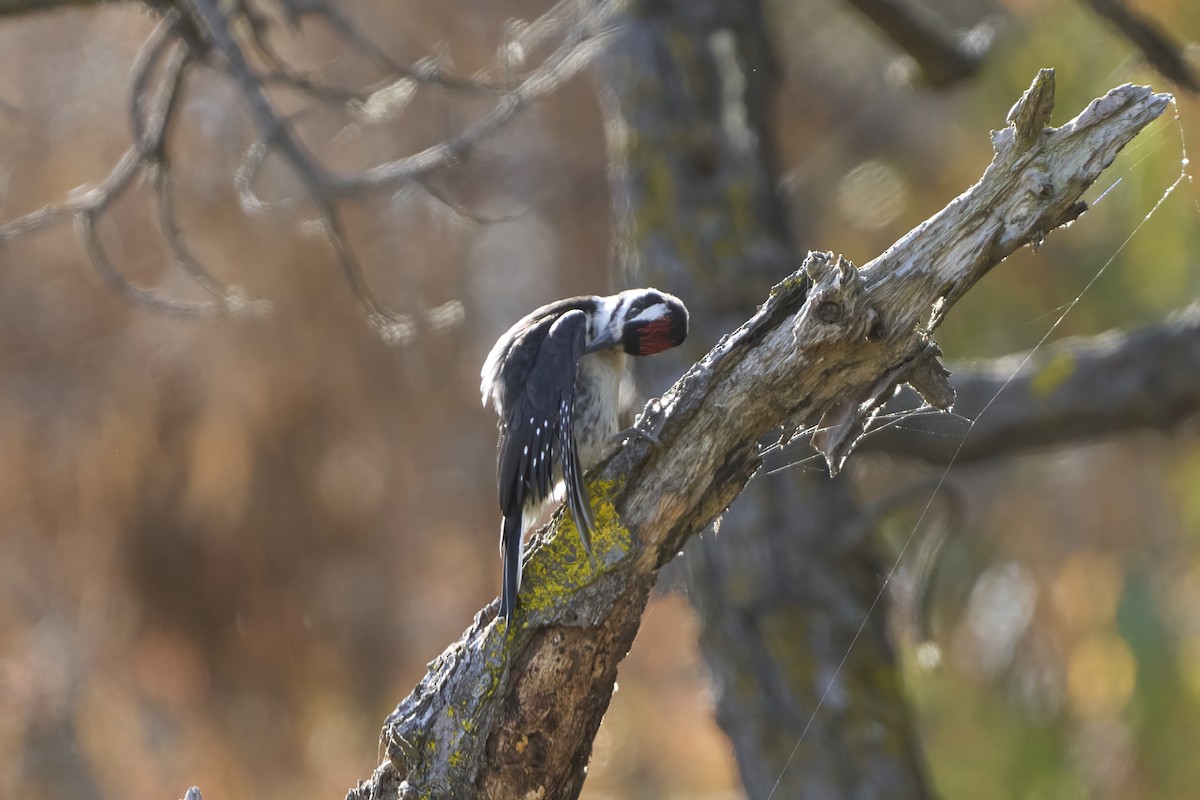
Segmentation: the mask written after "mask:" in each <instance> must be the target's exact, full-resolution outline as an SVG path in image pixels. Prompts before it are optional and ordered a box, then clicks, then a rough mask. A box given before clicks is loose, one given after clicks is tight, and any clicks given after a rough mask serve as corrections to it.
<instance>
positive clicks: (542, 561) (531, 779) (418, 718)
mask: <svg viewBox="0 0 1200 800" xmlns="http://www.w3.org/2000/svg"><path fill="white" fill-rule="evenodd" d="M1051 82H1052V77H1051V76H1050V74H1049V73H1047V72H1043V73H1042V74H1041V75H1039V77H1038V79H1037V81H1036V82H1035V88H1038V89H1040V92H1035V93H1034V94H1038V95H1039V96H1041V97H1046V96H1048V95H1052V91H1050V90H1049V88H1048V84H1049V83H1051ZM1169 99H1170V98H1169V97H1168V96H1166V95H1156V94H1154V93H1152V92H1151V91H1150V90H1149V89H1147V88H1144V87H1134V86H1123V87H1120V88H1118V89H1114V90H1113V91H1112V92H1110V93H1109V94H1107V95H1106V96H1105V97H1103V98H1100V99H1099V100H1096V101H1094V102H1093V103H1092V104H1091V105H1089V106H1088V107H1087V109H1085V110H1084V111H1083V112H1082V113H1081V114H1080V115H1079V116H1078V117H1077V118H1076V119H1074V120H1072V121H1071V122H1069V123H1067V124H1066V125H1064V126H1063V127H1061V128H1058V129H1049V128H1045V129H1044V128H1043V126H1044V124H1045V122H1046V119H1045V118H1044V117H1043V116H1041V115H1040V114H1026V113H1022V109H1023V108H1024V107H1025V104H1024V103H1020V104H1018V107H1017V108H1016V109H1014V113H1013V114H1012V115H1011V116H1010V119H1013V120H1016V121H1017V124H1019V125H1021V126H1022V128H1021V129H1017V128H1016V127H1014V126H1013V125H1010V126H1009V127H1007V128H1005V129H1004V130H1002V131H1000V132H999V133H997V134H995V136H994V137H993V144H994V147H995V150H996V155H995V158H994V159H993V162H992V165H991V166H989V168H988V170H987V171H986V172H985V174H984V176H983V177H982V178H981V180H980V181H979V183H978V184H976V185H975V186H973V187H972V188H971V189H969V190H968V191H967V192H965V193H964V194H963V195H962V196H960V197H959V198H957V199H956V200H954V201H953V202H952V203H951V204H950V205H949V206H947V208H946V209H944V210H943V211H942V212H940V213H939V214H937V215H936V216H935V217H933V218H931V219H930V220H928V221H927V222H925V223H923V224H922V225H921V226H919V227H918V228H917V229H915V230H913V231H912V232H910V233H909V234H907V235H906V236H905V237H903V238H902V239H901V240H900V241H898V242H897V243H896V244H895V245H893V246H892V247H891V248H890V249H889V250H888V251H887V252H886V253H885V254H883V255H882V256H880V257H879V258H877V259H875V260H874V261H873V262H871V263H870V264H868V265H867V266H866V267H864V268H863V269H862V270H855V269H854V268H853V267H852V266H851V265H849V264H846V263H845V262H842V261H840V260H839V259H836V258H835V257H833V256H831V255H829V254H812V255H811V256H810V258H809V259H808V260H807V261H806V267H807V276H806V275H802V274H799V273H797V274H794V275H793V276H791V277H789V278H787V279H785V280H784V281H782V282H780V283H779V284H777V285H776V286H775V287H774V288H773V289H772V291H771V293H770V295H769V297H768V298H767V299H766V302H765V303H764V305H763V307H762V308H761V310H760V311H759V312H758V313H757V314H756V315H755V316H754V317H753V318H752V319H750V320H749V321H748V322H746V323H745V324H744V325H742V327H740V328H739V329H738V330H737V331H735V332H734V333H732V334H731V335H730V336H729V337H728V338H726V339H725V340H723V341H722V342H721V343H720V344H718V345H717V346H716V347H715V348H714V349H713V350H712V351H711V352H710V353H709V354H708V355H707V356H705V358H704V359H703V360H701V361H700V362H699V363H698V364H696V365H695V366H694V367H693V368H692V369H690V370H689V371H688V373H687V374H686V375H684V377H683V378H681V379H680V380H679V382H678V383H676V384H675V386H674V387H673V388H672V389H671V390H670V391H669V392H667V393H666V394H665V395H664V396H663V397H662V399H661V402H660V404H659V406H658V407H656V408H654V409H651V410H648V411H647V412H646V413H645V414H644V416H643V418H642V420H641V426H642V428H643V429H644V430H645V431H647V432H648V433H651V434H652V435H653V437H654V440H651V439H650V437H633V439H632V440H631V441H630V442H629V443H627V445H626V446H625V447H624V448H623V449H622V450H620V451H619V452H618V453H617V454H616V455H615V456H614V457H613V458H611V459H610V460H609V461H608V462H607V463H606V464H604V465H603V466H602V467H601V468H600V469H599V470H597V471H596V472H594V473H592V474H591V475H590V476H589V488H590V490H591V492H592V505H593V511H594V514H595V517H596V531H595V532H594V534H593V540H592V546H593V551H594V553H595V560H594V562H592V563H589V561H588V559H587V557H586V556H585V555H584V553H583V551H582V547H581V545H580V543H579V538H578V535H577V534H576V532H575V530H574V526H573V525H572V524H571V523H570V521H569V520H568V519H565V518H563V517H562V516H561V515H560V516H559V517H557V518H556V519H555V521H554V523H553V524H552V525H550V526H548V528H547V529H546V530H545V531H543V532H542V533H541V534H539V536H538V537H536V538H535V541H534V543H533V546H532V547H531V552H530V556H529V560H528V566H527V569H526V578H525V583H524V585H523V587H522V593H521V598H520V602H521V605H520V606H519V608H518V610H517V613H516V614H515V615H514V616H513V618H512V619H511V620H509V621H508V623H507V624H505V623H503V622H499V621H497V620H496V619H495V616H494V613H495V612H494V610H493V607H489V608H488V609H485V610H484V611H483V612H481V613H480V614H479V616H478V617H477V618H476V621H475V624H474V625H472V626H471V628H470V629H469V630H468V631H467V632H466V634H465V635H464V637H463V639H462V640H461V641H460V642H458V643H456V644H454V645H451V646H450V647H449V648H448V649H447V650H446V652H445V653H443V654H442V656H440V657H439V658H438V659H437V660H436V661H435V662H434V663H433V664H432V665H431V667H430V670H429V672H428V673H427V675H426V676H425V678H424V679H423V680H422V681H421V684H420V685H419V686H418V687H417V688H416V689H415V690H414V691H413V693H412V694H411V695H410V696H409V697H408V698H406V699H405V700H404V701H402V702H401V703H400V705H399V707H398V708H397V709H396V711H395V712H394V713H393V714H392V715H391V716H389V718H388V721H387V725H386V727H385V730H384V741H385V743H386V746H387V753H388V761H387V762H385V764H383V765H382V766H381V767H380V768H379V769H378V770H377V771H376V773H375V775H373V776H372V781H371V783H369V784H366V785H363V786H360V787H359V788H357V789H355V790H353V791H352V792H351V796H355V797H370V796H396V795H397V794H399V795H400V796H404V797H419V796H454V797H462V796H464V795H465V794H469V792H470V791H471V790H472V788H473V791H474V793H475V795H476V796H479V797H488V798H501V797H503V798H518V797H526V796H535V797H537V796H540V797H546V798H560V797H574V796H576V795H577V793H578V791H579V787H580V786H581V784H582V781H583V769H584V766H585V764H586V762H587V758H588V756H589V754H590V751H591V745H592V736H593V735H594V733H595V731H596V728H597V727H598V726H599V723H600V718H601V716H602V715H603V712H604V710H605V709H606V708H607V706H608V702H609V700H610V698H611V693H612V678H613V676H614V675H615V672H616V667H617V664H618V663H619V662H620V660H621V658H622V657H623V656H624V654H625V652H626V650H627V648H628V645H629V643H630V642H631V641H632V639H633V636H634V634H635V633H636V631H637V627H638V625H639V623H640V617H641V612H642V610H643V608H644V605H645V601H646V598H647V596H648V593H649V589H650V587H651V586H652V584H653V582H654V579H655V576H656V574H657V572H658V570H659V569H660V568H661V566H662V565H663V564H664V563H666V562H667V561H668V560H670V559H671V558H673V557H674V556H675V555H676V554H677V553H678V552H679V549H680V547H681V546H682V545H683V544H684V542H686V541H687V540H688V539H689V538H690V537H691V536H693V535H694V534H695V533H696V532H697V531H699V530H701V529H703V528H704V527H705V526H706V525H707V524H708V523H709V522H711V521H712V520H713V519H714V518H715V517H716V516H717V515H719V514H720V513H721V512H722V511H723V510H724V509H725V508H726V507H727V506H728V505H729V504H730V503H731V502H732V501H733V499H734V498H735V497H736V496H737V494H738V493H739V492H740V491H741V489H742V487H743V486H744V485H745V484H746V482H747V481H748V480H749V478H750V477H751V475H753V474H754V472H755V470H756V469H757V468H758V466H759V451H758V441H759V440H760V438H761V437H762V436H764V435H765V434H767V433H768V432H770V431H772V430H775V429H777V428H778V427H779V426H781V425H782V426H784V428H785V430H791V429H795V428H797V427H801V426H805V425H808V424H810V423H811V422H813V421H815V420H816V419H818V418H819V417H820V416H821V415H822V414H825V413H826V412H828V411H829V410H830V409H844V408H847V407H850V408H853V409H855V410H857V409H858V408H859V407H860V406H861V405H863V404H866V405H870V404H871V403H872V402H873V401H875V400H876V399H878V398H879V397H880V396H881V395H885V394H886V393H888V391H889V390H890V388H891V387H892V386H894V385H895V384H896V383H898V382H902V381H904V380H906V379H908V377H909V376H910V375H911V374H912V373H910V371H909V370H910V369H911V368H912V367H913V366H914V365H922V364H926V363H927V361H926V360H927V359H928V357H929V354H930V353H931V352H932V351H931V349H930V342H929V339H928V336H927V334H926V333H925V332H924V331H925V330H926V325H924V324H918V323H926V322H928V320H929V313H930V309H931V308H933V307H935V306H936V307H937V308H938V310H940V311H944V310H945V309H946V308H948V307H949V306H951V305H953V303H954V302H955V301H956V300H957V299H958V298H960V297H961V296H962V295H963V294H964V293H965V292H966V291H968V290H969V289H970V287H971V286H973V285H974V284H975V282H976V281H978V280H979V278H980V277H982V276H983V275H984V274H986V273H987V271H988V270H990V269H991V268H992V267H993V266H995V265H996V264H998V263H999V262H1000V261H1001V260H1002V259H1003V258H1004V257H1005V256H1007V255H1008V254H1009V253H1011V252H1012V251H1014V250H1015V249H1017V248H1018V247H1021V246H1023V245H1025V244H1029V243H1031V242H1036V241H1040V240H1041V238H1042V237H1044V236H1045V235H1046V233H1047V232H1049V231H1051V230H1053V229H1054V228H1055V227H1057V226H1058V225H1061V224H1063V223H1065V222H1068V221H1070V220H1073V219H1075V218H1076V217H1078V216H1079V214H1080V213H1082V211H1083V210H1084V206H1082V205H1081V204H1080V203H1079V196H1080V193H1081V192H1082V191H1083V190H1084V189H1085V188H1086V187H1087V186H1088V185H1090V184H1091V183H1092V182H1093V181H1094V180H1095V179H1096V178H1097V176H1098V175H1099V174H1100V173H1101V171H1102V170H1103V169H1104V168H1105V167H1106V166H1107V165H1108V164H1110V163H1111V162H1112V160H1113V158H1115V156H1116V153H1117V151H1118V150H1120V148H1121V147H1122V146H1124V145H1125V144H1126V143H1127V142H1128V141H1129V140H1130V139H1132V138H1133V136H1135V135H1136V133H1137V132H1138V131H1139V130H1140V129H1141V128H1142V127H1143V126H1145V125H1146V124H1147V123H1148V122H1149V121H1151V120H1152V119H1154V118H1156V117H1157V116H1159V115H1160V114H1161V113H1162V111H1163V110H1164V109H1165V108H1166V106H1167V103H1168V102H1169ZM1047 108H1048V104H1045V103H1042V104H1039V105H1038V109H1047ZM934 322H936V319H935V320H934ZM925 375H926V377H925V380H927V381H929V382H930V386H932V388H933V389H940V388H941V387H939V386H937V384H936V378H935V377H933V376H935V375H936V373H934V372H932V371H927V372H926V373H925ZM927 388H929V387H927ZM841 417H842V419H843V421H844V424H843V425H842V426H841V427H840V428H839V430H838V432H837V433H838V435H836V436H834V437H833V438H831V439H830V440H829V441H827V443H826V447H827V451H828V452H829V454H830V457H831V459H834V460H836V458H837V457H839V456H841V455H844V454H845V453H846V452H848V445H849V443H850V442H851V441H852V439H853V437H854V436H855V435H856V433H857V429H856V425H855V424H854V422H853V417H854V415H852V414H845V413H843V414H842V415H841ZM560 534H561V535H560ZM817 679H818V680H820V677H818V678H817Z"/></svg>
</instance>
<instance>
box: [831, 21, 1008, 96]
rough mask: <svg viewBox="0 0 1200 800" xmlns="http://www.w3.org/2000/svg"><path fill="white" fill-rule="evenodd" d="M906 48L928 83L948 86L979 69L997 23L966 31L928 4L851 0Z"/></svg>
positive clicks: (883, 30)
mask: <svg viewBox="0 0 1200 800" xmlns="http://www.w3.org/2000/svg"><path fill="white" fill-rule="evenodd" d="M847 2H848V3H849V4H850V5H852V6H854V7H855V8H856V9H858V10H859V11H860V12H862V14H863V16H865V17H867V18H868V19H870V20H871V22H873V23H875V26H876V27H878V28H879V30H880V31H882V32H883V33H884V35H886V36H887V37H888V38H889V39H891V40H892V41H893V42H895V44H896V45H897V46H898V47H899V48H900V49H901V50H903V51H904V52H905V54H907V55H908V56H909V57H910V58H911V59H912V60H913V61H914V62H915V63H916V64H917V66H918V67H919V68H920V70H921V80H922V81H923V82H924V83H925V84H926V85H928V86H932V87H935V88H944V87H947V86H950V85H952V84H954V83H957V82H958V81H961V80H964V79H966V78H969V77H971V76H972V75H974V74H975V73H976V71H978V69H979V66H980V64H981V63H982V62H983V58H984V56H985V55H987V51H988V49H989V47H990V46H991V43H992V39H993V35H994V30H993V28H994V25H993V23H991V22H984V23H981V24H980V25H979V26H977V27H976V28H975V29H974V30H972V31H969V32H967V33H966V34H957V33H953V32H951V31H950V30H949V29H948V27H947V26H946V24H945V23H944V22H943V21H942V19H941V18H939V17H938V16H937V15H936V14H934V12H933V11H932V10H931V9H929V8H928V7H926V6H920V5H916V4H914V3H912V2H910V1H909V0H847Z"/></svg>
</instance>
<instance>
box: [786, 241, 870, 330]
mask: <svg viewBox="0 0 1200 800" xmlns="http://www.w3.org/2000/svg"><path fill="white" fill-rule="evenodd" d="M804 271H805V273H806V274H807V275H808V277H809V280H810V281H811V283H812V286H811V288H810V289H809V291H808V297H807V299H806V300H805V303H804V307H803V308H802V309H801V311H800V313H799V314H798V315H797V316H796V322H795V327H794V328H793V337H794V338H795V340H796V342H797V343H800V342H801V341H802V340H808V341H810V342H812V341H816V340H823V339H846V340H857V339H863V338H866V336H867V333H868V332H869V331H870V330H871V329H872V328H873V327H874V326H875V325H876V324H877V323H878V319H879V317H878V315H877V314H876V313H875V311H874V309H872V308H870V307H869V306H868V305H867V304H866V292H865V283H864V281H863V279H862V275H861V274H860V273H859V271H858V268H857V267H855V266H854V264H853V263H851V262H850V261H848V260H847V259H845V258H842V257H841V256H835V255H834V254H833V253H809V255H808V258H807V259H806V260H805V262H804Z"/></svg>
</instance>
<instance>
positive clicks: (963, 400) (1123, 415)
mask: <svg viewBox="0 0 1200 800" xmlns="http://www.w3.org/2000/svg"><path fill="white" fill-rule="evenodd" d="M951 383H953V385H954V389H955V392H956V393H957V395H958V398H957V400H956V401H955V404H954V410H955V411H956V412H957V413H956V415H955V416H953V417H947V416H944V415H937V416H933V415H918V416H911V417H908V418H907V419H905V421H904V425H903V426H890V427H886V428H883V429H881V430H879V431H878V432H874V433H872V434H871V435H870V436H868V437H866V438H865V439H863V441H862V444H861V447H862V448H864V449H867V450H870V451H872V452H884V453H892V454H896V455H904V456H911V457H915V458H920V459H923V460H925V461H929V462H930V463H934V464H948V463H949V462H950V460H951V459H953V460H954V461H956V462H959V463H964V462H968V461H979V460H983V459H987V458H997V457H1001V456H1007V455H1012V454H1013V453H1016V452H1018V451H1020V450H1023V449H1027V448H1031V447H1053V446H1054V445H1056V444H1059V443H1064V442H1075V441H1079V440H1080V439H1084V438H1088V437H1100V436H1106V435H1112V434H1117V433H1126V432H1129V431H1133V430H1139V429H1146V430H1170V429H1171V428H1173V427H1175V426H1177V425H1179V424H1181V423H1182V422H1184V421H1185V420H1187V419H1188V418H1189V417H1192V416H1195V415H1196V413H1197V412H1198V411H1200V307H1197V306H1192V307H1191V308H1189V309H1187V310H1185V311H1181V312H1179V313H1177V314H1175V315H1173V316H1172V317H1171V318H1169V319H1168V320H1167V321H1166V322H1164V323H1161V324H1157V325H1153V326H1150V327H1146V328H1141V329H1139V330H1134V331H1129V332H1115V331H1114V332H1110V333H1106V334H1102V335H1099V336H1088V337H1077V338H1072V339H1065V340H1063V341H1061V342H1057V343H1055V344H1053V345H1050V346H1048V347H1043V348H1039V349H1038V351H1037V352H1036V353H1034V354H1032V355H1028V354H1014V355H1010V356H1006V357H1005V358H1003V359H999V360H997V361H995V362H993V363H991V364H989V365H987V366H986V367H984V368H983V369H973V370H963V371H961V372H956V373H955V374H954V375H952V377H951ZM1002 389H1003V391H1001V390H1002ZM918 407H919V401H918V400H917V399H916V398H914V397H912V396H911V395H909V396H907V397H904V398H898V399H897V401H896V402H893V403H889V404H888V410H889V412H891V411H894V412H896V413H900V414H903V413H904V412H905V411H908V410H913V409H916V408H918ZM985 407H986V408H987V414H981V412H982V411H983V409H984V408H985ZM972 420H974V423H973V425H972V423H971V421H972ZM969 426H970V431H969V432H968V427H969ZM964 436H965V437H966V438H965V439H964V438H963V437H964ZM960 445H961V446H960Z"/></svg>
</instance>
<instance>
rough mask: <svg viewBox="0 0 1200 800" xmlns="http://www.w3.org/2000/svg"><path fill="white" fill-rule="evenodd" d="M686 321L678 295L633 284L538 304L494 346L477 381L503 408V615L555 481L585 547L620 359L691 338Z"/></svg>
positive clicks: (613, 419) (612, 427)
mask: <svg viewBox="0 0 1200 800" xmlns="http://www.w3.org/2000/svg"><path fill="white" fill-rule="evenodd" d="M687 327H688V315H687V309H686V308H685V307H684V305H683V303H682V302H681V301H680V300H679V298H677V297H674V296H672V295H669V294H667V293H666V292H660V291H658V290H657V289H629V290H627V291H624V292H621V293H620V294H615V295H612V296H609V297H593V296H582V297H571V298H568V299H566V300H559V301H558V302H556V303H550V304H549V305H545V306H542V307H541V308H539V309H537V310H536V311H534V312H533V313H531V314H529V315H528V316H526V317H525V318H524V319H522V320H521V321H520V322H518V323H517V324H515V325H513V326H512V327H511V328H510V329H509V330H508V331H507V332H506V333H505V334H504V335H503V336H501V337H500V339H499V340H498V341H497V342H496V344H495V346H494V347H492V352H491V353H489V354H488V357H487V360H486V361H485V362H484V364H483V370H482V372H481V373H480V376H481V378H482V381H481V383H480V387H479V388H480V391H481V392H482V394H483V403H484V405H487V403H488V400H489V399H490V400H491V401H492V402H493V403H494V404H495V407H496V413H497V414H499V415H500V422H499V427H500V444H499V450H498V453H497V457H496V475H497V479H498V483H499V490H500V511H501V513H502V514H503V515H504V522H503V524H502V526H501V529H500V553H501V556H502V558H503V560H504V581H503V583H504V585H503V591H502V593H501V596H500V616H502V617H507V616H509V614H511V613H512V610H513V608H514V607H515V606H516V601H517V589H518V587H519V586H520V582H521V542H522V539H523V538H524V535H525V531H526V530H527V529H528V528H529V526H530V525H532V524H533V523H534V522H535V521H536V520H537V518H538V517H539V516H540V515H541V513H542V511H543V509H544V508H545V505H546V503H547V502H548V501H549V500H550V499H551V495H552V493H553V490H554V486H555V484H556V483H557V482H558V480H559V478H562V480H563V482H564V484H565V485H566V495H567V506H568V508H569V509H570V510H571V515H572V516H573V517H574V519H575V525H576V527H577V528H578V529H579V535H580V537H581V538H582V540H583V546H584V548H585V549H586V550H587V552H588V554H589V555H590V554H591V539H590V532H591V529H592V516H591V506H590V504H589V500H588V496H587V489H586V488H585V486H584V484H583V473H584V470H586V469H588V468H589V467H591V466H593V465H594V464H595V463H596V462H597V461H599V459H600V458H601V457H602V456H603V455H604V450H605V447H606V445H607V444H608V443H609V442H610V441H611V439H612V438H613V436H615V435H616V433H617V430H618V425H617V411H618V403H619V394H620V387H621V375H622V373H623V372H624V367H625V356H626V354H628V355H635V356H647V355H652V354H654V353H659V352H662V351H663V350H668V349H670V348H672V347H676V346H677V345H679V344H680V343H682V342H683V340H684V339H685V338H686V337H687Z"/></svg>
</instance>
